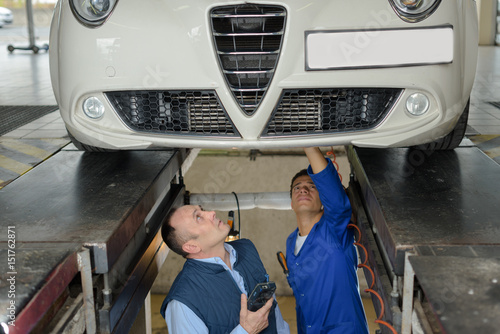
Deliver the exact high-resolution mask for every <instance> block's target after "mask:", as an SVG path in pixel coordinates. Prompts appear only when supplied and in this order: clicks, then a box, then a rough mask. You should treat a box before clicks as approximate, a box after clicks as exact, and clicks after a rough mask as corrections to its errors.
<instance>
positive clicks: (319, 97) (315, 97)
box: [262, 88, 402, 137]
mask: <svg viewBox="0 0 500 334" xmlns="http://www.w3.org/2000/svg"><path fill="white" fill-rule="evenodd" d="M401 92H402V89H395V88H383V89H379V88H355V89H349V88H347V89H297V90H285V91H283V93H282V95H281V97H280V100H279V103H278V106H277V107H276V108H275V110H274V111H273V114H272V116H271V119H270V121H269V122H268V124H267V126H266V128H265V130H264V131H263V133H262V137H266V136H288V135H297V134H316V133H330V132H347V131H357V130H366V129H370V128H373V127H375V126H376V125H377V124H378V123H380V121H381V120H382V119H384V117H385V115H387V113H388V112H389V110H391V108H392V106H393V105H394V103H395V101H396V100H397V99H398V97H399V95H400V94H401Z"/></svg>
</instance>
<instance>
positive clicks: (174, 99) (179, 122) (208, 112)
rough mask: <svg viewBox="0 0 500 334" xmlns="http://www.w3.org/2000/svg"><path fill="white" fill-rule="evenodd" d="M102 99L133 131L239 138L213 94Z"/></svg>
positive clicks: (152, 93)
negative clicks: (108, 103) (105, 100)
mask: <svg viewBox="0 0 500 334" xmlns="http://www.w3.org/2000/svg"><path fill="white" fill-rule="evenodd" d="M106 97H107V98H108V100H109V102H110V103H111V105H112V106H113V108H114V109H115V111H116V112H117V113H118V115H119V116H120V118H121V119H122V120H123V122H125V124H126V125H127V126H128V127H129V128H130V129H132V130H134V131H139V132H148V133H160V134H185V135H196V136H219V137H221V136H222V137H237V136H239V134H238V132H237V130H236V129H235V127H234V126H233V124H232V122H231V121H230V119H229V117H228V116H227V113H226V111H225V110H224V108H223V107H222V104H221V103H220V101H219V98H218V96H217V94H216V93H215V92H214V91H118V92H107V93H106Z"/></svg>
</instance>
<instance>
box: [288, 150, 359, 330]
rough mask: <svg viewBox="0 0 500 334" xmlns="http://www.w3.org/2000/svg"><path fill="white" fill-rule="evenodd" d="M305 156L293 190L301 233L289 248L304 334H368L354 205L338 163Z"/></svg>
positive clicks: (316, 153)
mask: <svg viewBox="0 0 500 334" xmlns="http://www.w3.org/2000/svg"><path fill="white" fill-rule="evenodd" d="M304 151H305V153H306V155H307V158H308V159H309V163H310V166H309V167H308V168H307V170H302V171H301V172H299V173H297V175H295V177H294V178H293V179H292V183H291V190H290V195H291V199H292V209H293V210H294V212H295V213H296V216H297V225H298V228H297V229H296V230H295V231H294V232H293V233H292V234H290V236H289V237H288V239H287V243H286V248H287V249H286V262H287V265H288V269H289V276H288V282H289V283H290V286H291V287H292V289H293V293H294V296H295V299H296V311H297V328H298V333H299V334H302V333H329V334H350V333H352V334H366V333H368V325H367V322H366V316H365V312H364V309H363V303H362V301H361V297H360V294H359V286H358V277H357V274H356V269H357V263H358V261H357V255H356V249H355V246H354V245H353V242H354V234H353V231H352V229H348V228H347V225H348V224H349V222H350V219H351V212H352V210H351V204H350V202H349V199H348V197H347V195H346V192H345V190H344V187H343V186H342V183H341V181H340V179H339V176H338V173H337V171H336V169H335V167H334V166H333V164H332V162H331V161H330V160H329V159H325V157H324V156H323V154H322V153H321V151H320V149H319V148H317V147H311V148H305V149H304Z"/></svg>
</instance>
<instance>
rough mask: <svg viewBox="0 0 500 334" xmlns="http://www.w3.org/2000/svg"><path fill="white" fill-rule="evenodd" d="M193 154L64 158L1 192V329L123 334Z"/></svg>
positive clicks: (146, 284) (76, 154)
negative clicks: (76, 320)
mask: <svg viewBox="0 0 500 334" xmlns="http://www.w3.org/2000/svg"><path fill="white" fill-rule="evenodd" d="M191 154H194V153H193V152H191V151H187V150H169V151H125V152H117V153H112V154H105V153H85V152H81V151H72V150H63V151H60V152H58V153H57V154H56V155H54V156H53V157H51V158H50V159H48V160H47V161H45V162H43V163H42V164H40V165H39V166H37V167H36V168H34V169H32V170H31V171H29V172H28V173H27V174H25V175H23V177H21V178H19V179H17V180H15V181H14V182H12V183H11V184H9V185H8V186H7V187H5V188H3V189H1V190H0V212H1V221H0V226H1V229H2V231H5V232H4V233H3V235H2V237H1V239H0V254H2V256H3V258H4V259H5V261H7V259H9V267H8V268H9V271H6V272H3V273H2V274H1V281H2V282H10V283H8V284H2V285H1V286H0V306H1V307H2V308H3V309H4V310H7V312H2V315H1V316H0V322H1V323H2V329H3V330H5V329H6V328H7V327H8V329H9V333H28V332H31V331H41V332H46V333H48V332H50V331H51V330H54V329H55V328H57V331H63V329H64V328H66V329H68V328H70V327H71V328H72V327H75V328H80V329H83V330H86V332H87V333H93V332H99V333H126V332H129V330H130V328H131V326H132V324H133V323H134V320H135V319H136V317H137V316H138V314H139V311H140V310H141V307H142V306H143V305H144V300H145V299H146V297H147V295H148V293H149V289H150V287H151V285H152V284H153V281H154V279H155V277H156V275H157V273H158V270H159V267H161V264H162V263H163V261H164V260H165V257H166V256H167V253H168V248H167V247H166V246H165V245H164V244H163V243H162V240H161V236H160V233H159V228H160V226H161V223H162V218H163V217H164V215H165V214H166V211H168V210H169V209H170V207H171V206H172V205H174V204H176V205H178V204H181V203H182V199H183V193H184V191H183V189H184V187H183V184H182V178H181V177H180V174H181V173H180V171H181V168H182V164H183V162H184V161H185V159H187V158H189V156H190V155H191ZM8 231H9V232H8ZM9 291H10V292H9ZM63 306H64V307H63ZM9 307H11V308H12V309H13V310H12V312H10V311H9V309H8V308H9ZM65 309H71V310H73V311H72V312H73V313H72V314H77V313H81V314H82V315H83V313H85V316H81V317H80V318H79V319H80V323H76V324H75V323H74V321H72V320H71V319H68V315H65V314H64V313H65V312H64V310H65ZM95 310H97V312H95ZM61 313H62V314H61ZM68 330H69V329H68ZM77 332H81V331H78V330H75V331H74V333H77Z"/></svg>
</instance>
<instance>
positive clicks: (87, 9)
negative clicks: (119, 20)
mask: <svg viewBox="0 0 500 334" xmlns="http://www.w3.org/2000/svg"><path fill="white" fill-rule="evenodd" d="M117 2H118V0H70V4H71V9H72V10H73V13H74V14H75V16H76V18H77V19H78V20H79V21H80V22H81V23H83V24H85V25H88V26H92V27H95V26H99V25H101V24H102V23H103V22H104V21H105V20H106V19H107V18H108V16H109V15H110V14H111V12H112V11H113V8H114V7H115V5H116V3H117Z"/></svg>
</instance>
